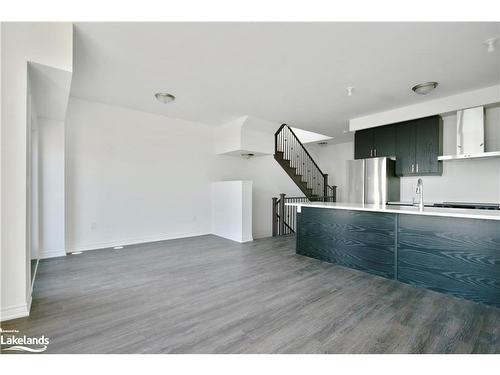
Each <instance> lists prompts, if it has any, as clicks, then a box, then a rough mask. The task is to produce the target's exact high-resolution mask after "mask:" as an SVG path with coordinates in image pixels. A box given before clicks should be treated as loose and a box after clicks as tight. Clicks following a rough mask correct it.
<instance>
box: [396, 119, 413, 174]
mask: <svg viewBox="0 0 500 375" xmlns="http://www.w3.org/2000/svg"><path fill="white" fill-rule="evenodd" d="M414 172H415V125H414V123H413V121H407V122H402V123H399V124H396V175H398V176H405V175H409V174H412V173H414Z"/></svg>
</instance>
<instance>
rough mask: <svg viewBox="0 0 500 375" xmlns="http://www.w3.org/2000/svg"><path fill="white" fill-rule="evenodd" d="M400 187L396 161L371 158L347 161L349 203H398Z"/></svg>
mask: <svg viewBox="0 0 500 375" xmlns="http://www.w3.org/2000/svg"><path fill="white" fill-rule="evenodd" d="M399 187H400V185H399V177H397V176H396V174H395V161H394V160H392V159H389V158H371V159H357V160H348V161H347V201H348V203H372V204H387V202H397V201H399Z"/></svg>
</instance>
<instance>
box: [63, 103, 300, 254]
mask: <svg viewBox="0 0 500 375" xmlns="http://www.w3.org/2000/svg"><path fill="white" fill-rule="evenodd" d="M215 135H216V129H215V128H214V127H210V126H207V125H204V124H200V123H193V122H188V121H182V120H177V119H171V118H167V117H164V116H158V115H153V114H149V113H145V112H139V111H134V110H130V109H126V108H122V107H116V106H109V105H105V104H100V103H95V102H90V101H85V100H81V99H76V98H71V99H70V102H69V107H68V112H67V120H66V250H67V251H68V252H69V251H75V250H86V249H95V248H101V247H109V246H115V245H120V244H127V243H138V242H146V241H155V240H162V239H169V238H178V237H187V236H195V235H201V234H207V233H211V220H212V216H211V203H210V202H211V196H210V194H211V189H210V184H211V183H212V182H214V181H220V180H250V181H252V182H253V204H252V211H253V219H252V220H253V222H252V227H253V237H254V238H261V237H267V236H270V235H271V233H272V225H271V224H272V219H271V213H272V206H271V199H272V197H275V196H278V194H279V193H285V194H287V195H289V196H303V194H302V193H301V192H300V190H299V189H298V188H297V187H296V186H295V184H294V183H293V181H292V180H291V179H290V177H288V175H287V174H286V173H285V171H284V170H283V169H282V168H281V167H280V166H279V164H278V163H277V162H276V161H275V160H274V158H273V156H272V155H266V156H260V157H255V158H252V159H248V160H247V159H244V158H241V157H234V156H227V155H216V154H215V150H216V146H215V144H216V142H214V139H213V137H214V136H215Z"/></svg>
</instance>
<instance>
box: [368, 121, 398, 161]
mask: <svg viewBox="0 0 500 375" xmlns="http://www.w3.org/2000/svg"><path fill="white" fill-rule="evenodd" d="M373 149H374V155H373V156H376V157H381V156H396V129H395V127H394V125H386V126H381V127H379V128H374V129H373Z"/></svg>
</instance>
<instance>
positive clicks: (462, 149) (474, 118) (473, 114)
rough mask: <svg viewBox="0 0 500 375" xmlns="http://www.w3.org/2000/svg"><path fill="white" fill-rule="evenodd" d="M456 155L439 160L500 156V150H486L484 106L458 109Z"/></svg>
mask: <svg viewBox="0 0 500 375" xmlns="http://www.w3.org/2000/svg"><path fill="white" fill-rule="evenodd" d="M456 152H457V153H456V154H455V155H446V156H438V160H461V159H481V158H491V157H500V151H493V152H484V107H475V108H469V109H464V110H461V111H457V148H456Z"/></svg>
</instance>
